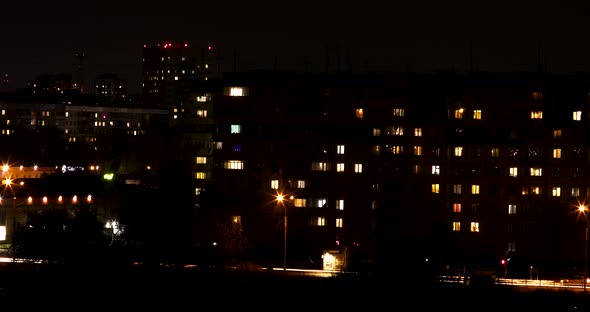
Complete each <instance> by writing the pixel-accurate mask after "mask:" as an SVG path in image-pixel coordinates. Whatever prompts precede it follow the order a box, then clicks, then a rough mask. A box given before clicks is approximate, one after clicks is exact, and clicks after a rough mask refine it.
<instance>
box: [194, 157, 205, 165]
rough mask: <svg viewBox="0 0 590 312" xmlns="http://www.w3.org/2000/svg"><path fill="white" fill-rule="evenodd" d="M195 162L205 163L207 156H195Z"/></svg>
mask: <svg viewBox="0 0 590 312" xmlns="http://www.w3.org/2000/svg"><path fill="white" fill-rule="evenodd" d="M196 162H197V164H206V163H207V157H203V156H197V159H196Z"/></svg>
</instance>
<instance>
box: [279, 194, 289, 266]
mask: <svg viewBox="0 0 590 312" xmlns="http://www.w3.org/2000/svg"><path fill="white" fill-rule="evenodd" d="M289 200H293V196H292V195H291V196H290V197H289ZM283 201H286V198H285V196H284V195H283V194H278V195H277V203H279V204H281V205H282V206H283V208H284V209H283V211H284V213H283V270H284V271H286V270H287V205H286V204H285V203H284V202H283Z"/></svg>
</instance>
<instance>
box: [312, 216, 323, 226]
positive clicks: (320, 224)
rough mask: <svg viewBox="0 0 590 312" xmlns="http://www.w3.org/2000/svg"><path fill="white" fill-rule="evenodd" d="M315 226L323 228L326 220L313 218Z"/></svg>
mask: <svg viewBox="0 0 590 312" xmlns="http://www.w3.org/2000/svg"><path fill="white" fill-rule="evenodd" d="M314 223H315V225H317V226H325V225H326V218H324V217H317V218H315V222H314Z"/></svg>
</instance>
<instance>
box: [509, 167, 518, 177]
mask: <svg viewBox="0 0 590 312" xmlns="http://www.w3.org/2000/svg"><path fill="white" fill-rule="evenodd" d="M509 174H510V176H511V177H515V178H516V177H517V176H518V168H517V167H511V168H510V169H509Z"/></svg>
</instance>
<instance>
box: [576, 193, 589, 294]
mask: <svg viewBox="0 0 590 312" xmlns="http://www.w3.org/2000/svg"><path fill="white" fill-rule="evenodd" d="M578 211H579V212H580V213H581V214H583V215H584V219H585V221H586V233H585V238H584V292H586V279H587V278H588V275H587V274H588V216H587V215H586V211H588V207H586V205H583V204H580V205H579V206H578Z"/></svg>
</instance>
